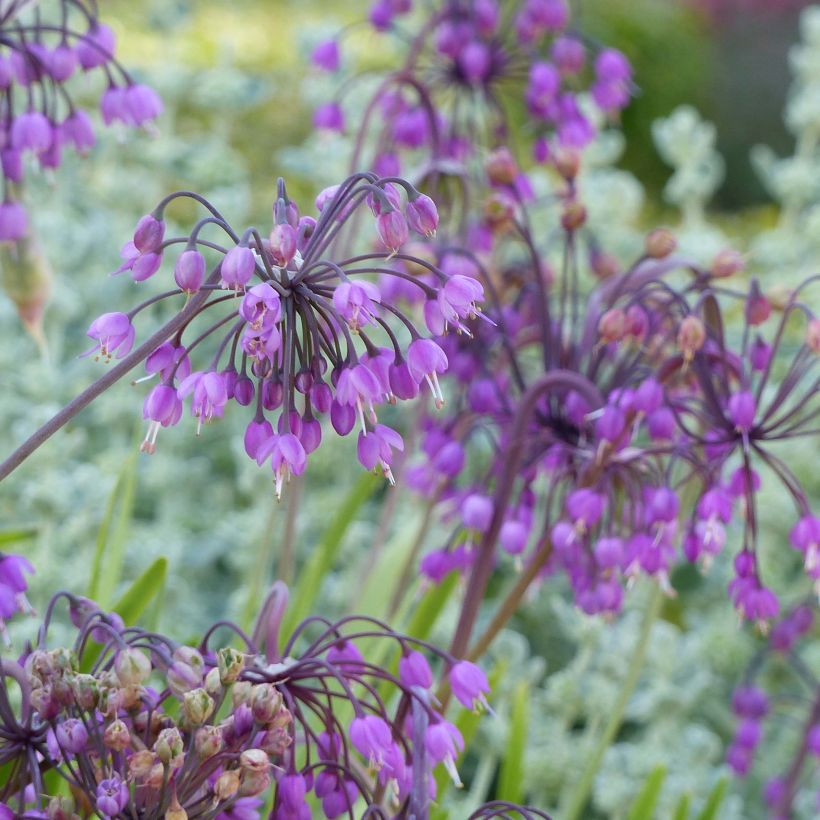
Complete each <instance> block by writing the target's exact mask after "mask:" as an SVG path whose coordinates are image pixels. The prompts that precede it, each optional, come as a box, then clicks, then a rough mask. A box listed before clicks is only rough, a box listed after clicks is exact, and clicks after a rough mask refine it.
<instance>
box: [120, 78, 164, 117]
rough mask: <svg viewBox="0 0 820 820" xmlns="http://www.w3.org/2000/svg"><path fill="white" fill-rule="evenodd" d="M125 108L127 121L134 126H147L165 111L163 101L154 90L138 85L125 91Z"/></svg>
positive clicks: (131, 86)
mask: <svg viewBox="0 0 820 820" xmlns="http://www.w3.org/2000/svg"><path fill="white" fill-rule="evenodd" d="M123 107H124V111H125V116H126V120H127V121H128V122H129V123H130V124H132V125H137V126H139V125H145V123H147V122H150V121H151V120H155V119H156V118H157V117H158V116H159V115H160V114H161V113H162V110H163V105H162V100H161V99H160V97H159V94H157V92H156V91H154V89H153V88H151V87H150V86H147V85H142V84H141V83H137V84H135V85H130V86H128V88H127V89H126V90H125V95H124V98H123Z"/></svg>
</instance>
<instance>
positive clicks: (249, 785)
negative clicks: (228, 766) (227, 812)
mask: <svg viewBox="0 0 820 820" xmlns="http://www.w3.org/2000/svg"><path fill="white" fill-rule="evenodd" d="M271 780H272V778H271V775H270V772H269V771H264V772H257V771H248V770H245V772H244V773H243V775H242V783H241V785H240V786H239V796H240V797H256V795H258V794H262V792H263V791H265V790H266V789H267V788H268V786H270V784H271Z"/></svg>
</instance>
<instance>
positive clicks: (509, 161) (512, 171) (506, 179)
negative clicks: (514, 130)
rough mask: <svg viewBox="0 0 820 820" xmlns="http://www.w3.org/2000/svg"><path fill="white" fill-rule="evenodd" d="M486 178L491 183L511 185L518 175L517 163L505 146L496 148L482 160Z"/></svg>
mask: <svg viewBox="0 0 820 820" xmlns="http://www.w3.org/2000/svg"><path fill="white" fill-rule="evenodd" d="M484 170H485V171H486V172H487V178H488V179H489V180H490V182H492V183H493V185H512V184H513V183H514V182H515V178H516V177H517V176H518V163H516V161H515V159H514V158H513V155H512V153H511V152H510V149H509V148H507V147H506V146H501V147H500V148H496V149H495V150H494V151H493V152H492V153H491V154H490V155H489V156H488V157H487V159H486V161H485V162H484Z"/></svg>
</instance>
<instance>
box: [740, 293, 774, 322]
mask: <svg viewBox="0 0 820 820" xmlns="http://www.w3.org/2000/svg"><path fill="white" fill-rule="evenodd" d="M771 314H772V306H771V305H770V304H769V300H768V299H767V298H766V297H765V296H764V295H763V294H762V293H761V292H760V287H759V286H758V284H757V282H752V286H751V287H750V288H749V295H748V297H747V298H746V321H747V322H748V323H749V324H750V325H755V326H756V325H762V324H763V322H765V321H766V320H767V319H768V318H769V316H771Z"/></svg>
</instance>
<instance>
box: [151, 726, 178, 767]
mask: <svg viewBox="0 0 820 820" xmlns="http://www.w3.org/2000/svg"><path fill="white" fill-rule="evenodd" d="M184 751H185V744H184V742H183V740H182V735H181V734H180V733H179V729H176V728H171V729H163V730H162V731H161V732H160V733H159V737H158V738H157V742H156V743H155V744H154V752H156V755H157V757H158V758H159V759H160V760H161V761H162V762H163V763H165V764H167V765H169V766H171V768H173V769H178V768H179V767H180V766H181V765H182V762H183V757H184Z"/></svg>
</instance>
